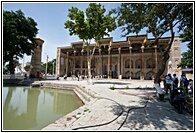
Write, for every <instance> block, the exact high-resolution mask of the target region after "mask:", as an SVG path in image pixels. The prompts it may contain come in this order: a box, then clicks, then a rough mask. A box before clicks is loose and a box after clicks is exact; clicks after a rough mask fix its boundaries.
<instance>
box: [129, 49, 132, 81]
mask: <svg viewBox="0 0 196 133" xmlns="http://www.w3.org/2000/svg"><path fill="white" fill-rule="evenodd" d="M129 50H130V62H129V63H130V64H129V73H130V77H129V79H130V80H131V76H132V75H131V69H132V68H131V50H132V47H129Z"/></svg>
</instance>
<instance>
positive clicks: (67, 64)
mask: <svg viewBox="0 0 196 133" xmlns="http://www.w3.org/2000/svg"><path fill="white" fill-rule="evenodd" d="M68 69H69V52H67V58H66V75H68Z"/></svg>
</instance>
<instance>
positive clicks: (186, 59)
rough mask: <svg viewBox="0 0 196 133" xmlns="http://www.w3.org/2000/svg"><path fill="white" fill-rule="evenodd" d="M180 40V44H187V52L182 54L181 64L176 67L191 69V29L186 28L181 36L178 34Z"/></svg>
mask: <svg viewBox="0 0 196 133" xmlns="http://www.w3.org/2000/svg"><path fill="white" fill-rule="evenodd" d="M180 38H181V39H182V40H181V41H182V42H187V47H188V51H187V52H183V53H182V59H181V63H180V64H178V67H181V68H185V67H186V66H187V67H188V68H193V57H194V56H193V28H192V27H188V28H186V29H185V30H184V32H183V34H180Z"/></svg>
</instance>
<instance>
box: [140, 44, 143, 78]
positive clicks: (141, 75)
mask: <svg viewBox="0 0 196 133" xmlns="http://www.w3.org/2000/svg"><path fill="white" fill-rule="evenodd" d="M141 50H142V57H141V58H142V59H141V74H140V80H144V46H141Z"/></svg>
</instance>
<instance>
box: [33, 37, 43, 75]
mask: <svg viewBox="0 0 196 133" xmlns="http://www.w3.org/2000/svg"><path fill="white" fill-rule="evenodd" d="M35 42H36V44H37V46H36V48H34V49H33V54H32V57H31V67H30V75H34V76H35V77H38V74H39V73H40V72H41V57H42V45H43V43H44V40H42V39H40V38H35Z"/></svg>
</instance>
